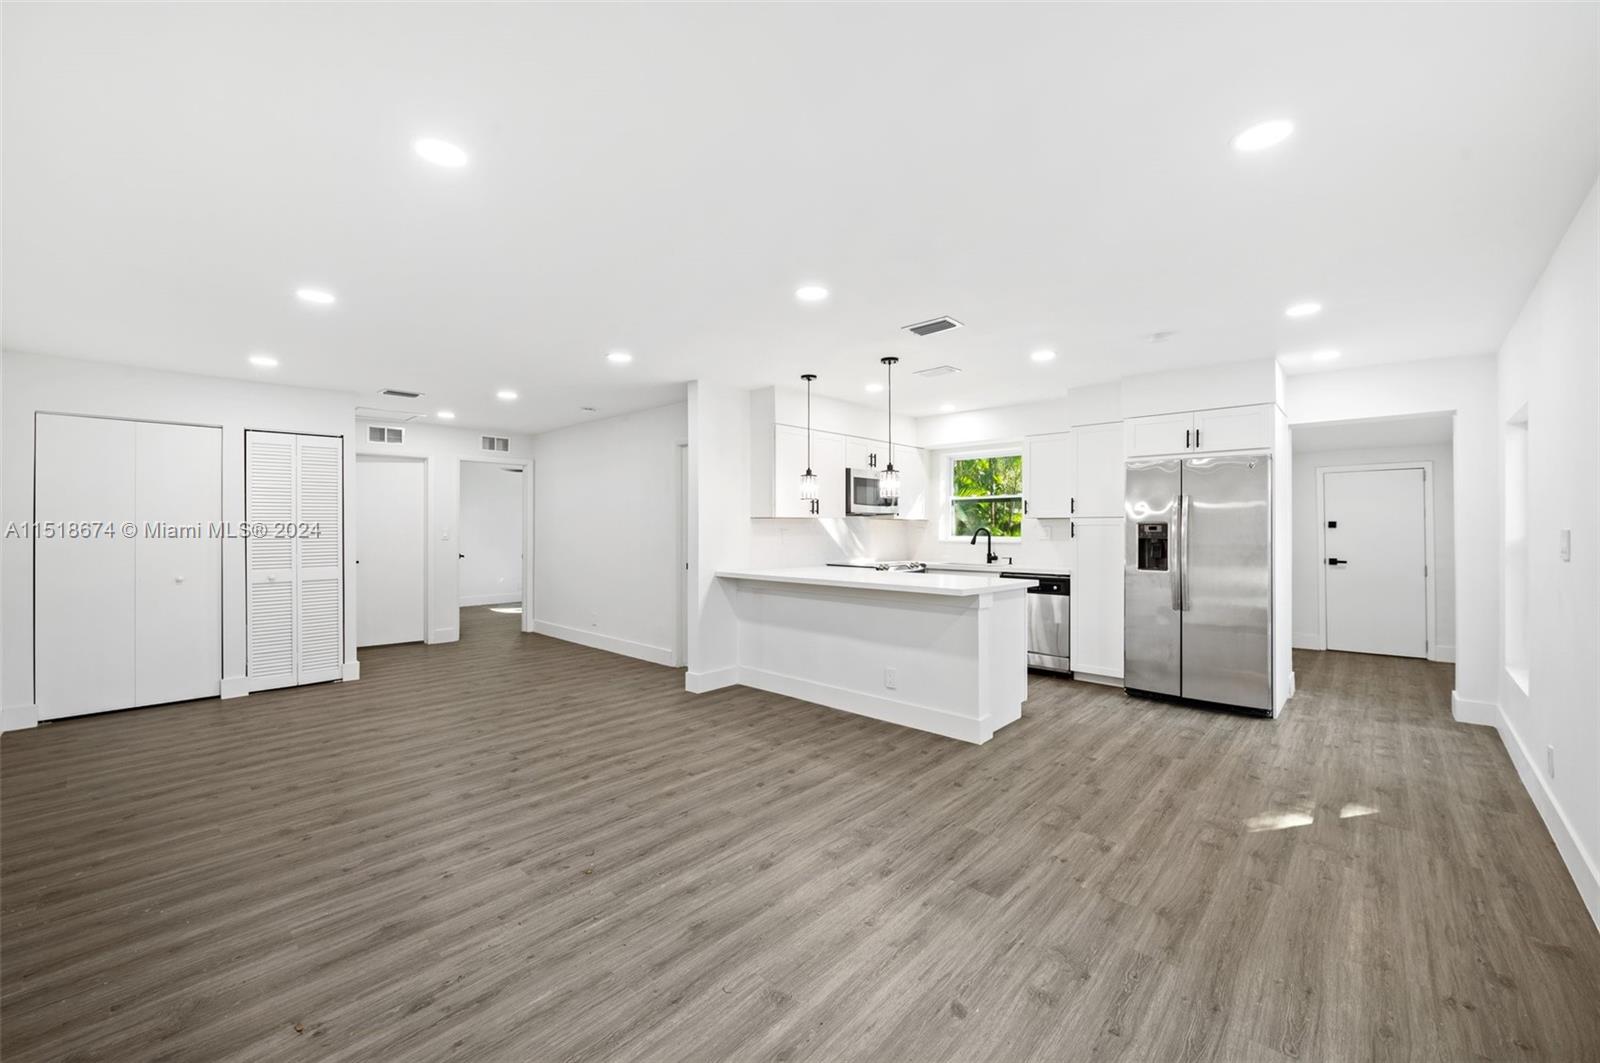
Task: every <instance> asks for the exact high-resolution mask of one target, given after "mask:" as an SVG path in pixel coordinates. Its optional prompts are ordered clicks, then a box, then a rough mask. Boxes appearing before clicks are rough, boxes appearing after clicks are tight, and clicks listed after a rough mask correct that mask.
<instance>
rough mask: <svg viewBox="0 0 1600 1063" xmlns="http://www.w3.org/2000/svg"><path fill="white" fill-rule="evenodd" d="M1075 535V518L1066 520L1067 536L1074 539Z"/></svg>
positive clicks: (1076, 523) (1076, 524)
mask: <svg viewBox="0 0 1600 1063" xmlns="http://www.w3.org/2000/svg"><path fill="white" fill-rule="evenodd" d="M1077 537H1078V522H1077V521H1075V520H1069V521H1067V538H1069V539H1076V538H1077Z"/></svg>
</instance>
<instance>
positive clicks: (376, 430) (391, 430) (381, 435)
mask: <svg viewBox="0 0 1600 1063" xmlns="http://www.w3.org/2000/svg"><path fill="white" fill-rule="evenodd" d="M405 441H406V430H405V429H404V428H396V427H395V426H393V425H387V424H369V425H367V442H368V443H404V442H405Z"/></svg>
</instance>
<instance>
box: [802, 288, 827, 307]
mask: <svg viewBox="0 0 1600 1063" xmlns="http://www.w3.org/2000/svg"><path fill="white" fill-rule="evenodd" d="M794 297H795V298H796V299H798V300H800V301H801V302H802V303H820V302H822V301H823V300H824V299H826V298H827V297H828V289H826V288H824V287H823V286H822V285H820V284H802V285H801V286H800V287H798V288H796V289H795V290H794Z"/></svg>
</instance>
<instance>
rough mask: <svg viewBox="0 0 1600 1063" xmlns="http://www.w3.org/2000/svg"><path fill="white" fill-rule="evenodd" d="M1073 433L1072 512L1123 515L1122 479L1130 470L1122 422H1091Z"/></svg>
mask: <svg viewBox="0 0 1600 1063" xmlns="http://www.w3.org/2000/svg"><path fill="white" fill-rule="evenodd" d="M1072 435H1073V446H1072V451H1073V462H1074V476H1073V481H1074V483H1073V490H1072V503H1071V510H1072V515H1073V516H1075V517H1121V516H1122V502H1123V480H1124V476H1125V474H1126V471H1127V466H1126V464H1125V462H1124V459H1123V446H1124V441H1123V432H1122V423H1121V422H1120V421H1117V422H1112V423H1110V424H1096V425H1088V426H1087V427H1084V428H1079V429H1076V430H1075V431H1074V432H1073V433H1072Z"/></svg>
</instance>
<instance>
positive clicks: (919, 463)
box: [839, 443, 928, 520]
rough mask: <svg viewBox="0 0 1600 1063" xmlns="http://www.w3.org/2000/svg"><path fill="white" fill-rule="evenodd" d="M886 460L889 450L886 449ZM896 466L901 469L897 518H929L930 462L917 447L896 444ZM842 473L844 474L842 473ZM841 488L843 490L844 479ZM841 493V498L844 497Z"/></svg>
mask: <svg viewBox="0 0 1600 1063" xmlns="http://www.w3.org/2000/svg"><path fill="white" fill-rule="evenodd" d="M884 454H885V459H884V460H885V461H887V460H888V459H887V454H888V452H887V451H885V452H884ZM894 467H895V468H896V469H899V470H900V511H899V512H898V513H896V514H895V518H896V519H897V520H926V519H928V462H927V458H926V456H925V455H924V454H923V452H922V451H920V450H918V449H917V448H916V447H906V446H901V445H900V444H899V443H896V444H895V445H894ZM841 475H842V474H841ZM840 483H841V486H840V488H839V490H840V491H841V492H843V490H844V487H843V481H842V480H841V481H840ZM842 497H843V496H842V494H841V498H842Z"/></svg>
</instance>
